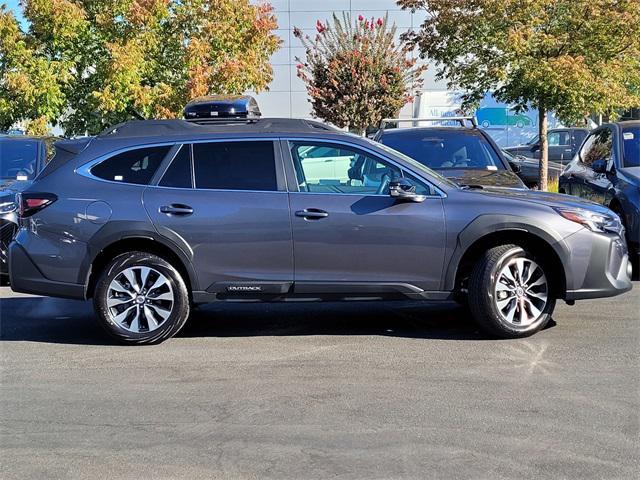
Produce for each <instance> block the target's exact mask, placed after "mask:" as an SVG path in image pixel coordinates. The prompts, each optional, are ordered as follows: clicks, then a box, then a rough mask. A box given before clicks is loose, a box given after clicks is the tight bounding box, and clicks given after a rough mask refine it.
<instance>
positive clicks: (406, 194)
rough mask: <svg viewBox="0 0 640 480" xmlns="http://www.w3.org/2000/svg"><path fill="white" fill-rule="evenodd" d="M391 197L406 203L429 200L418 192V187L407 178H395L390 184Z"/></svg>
mask: <svg viewBox="0 0 640 480" xmlns="http://www.w3.org/2000/svg"><path fill="white" fill-rule="evenodd" d="M389 195H391V197H393V198H395V199H396V200H399V201H404V202H418V203H419V202H424V201H425V199H426V198H427V197H426V196H425V195H420V194H418V193H417V192H416V186H415V185H414V184H413V183H412V182H411V181H410V180H409V179H407V178H398V177H396V178H394V179H392V180H391V182H390V183H389Z"/></svg>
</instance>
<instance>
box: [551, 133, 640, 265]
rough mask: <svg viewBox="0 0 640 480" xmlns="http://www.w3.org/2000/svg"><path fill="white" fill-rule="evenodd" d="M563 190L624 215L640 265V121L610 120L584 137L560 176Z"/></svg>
mask: <svg viewBox="0 0 640 480" xmlns="http://www.w3.org/2000/svg"><path fill="white" fill-rule="evenodd" d="M560 192H562V193H569V194H571V195H577V196H579V197H583V198H586V199H589V200H592V201H594V202H597V203H600V204H602V205H606V206H607V207H609V208H610V209H611V210H613V211H614V212H616V213H617V214H618V215H619V216H620V218H621V219H622V223H623V224H624V226H625V229H626V237H627V243H628V245H629V251H630V252H631V257H632V261H633V263H634V264H635V270H636V274H637V273H638V272H639V270H638V269H639V268H640V121H639V120H635V121H625V122H617V123H608V124H605V125H602V126H600V127H598V128H596V129H595V130H594V131H592V132H591V133H590V134H589V136H588V137H587V138H586V139H585V141H584V143H583V144H582V146H581V147H580V149H579V151H578V154H577V155H576V157H575V158H574V159H573V161H572V162H571V163H570V164H569V165H568V167H567V169H566V170H565V171H564V173H563V175H562V176H561V177H560Z"/></svg>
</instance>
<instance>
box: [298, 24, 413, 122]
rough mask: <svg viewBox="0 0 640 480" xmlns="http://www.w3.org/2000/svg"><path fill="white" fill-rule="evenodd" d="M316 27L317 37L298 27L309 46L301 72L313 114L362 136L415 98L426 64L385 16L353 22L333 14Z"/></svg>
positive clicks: (299, 68) (306, 46) (396, 113)
mask: <svg viewBox="0 0 640 480" xmlns="http://www.w3.org/2000/svg"><path fill="white" fill-rule="evenodd" d="M316 29H317V31H318V33H317V35H316V37H315V38H314V39H311V38H310V37H309V36H308V35H304V34H303V33H302V31H301V30H300V29H297V28H296V29H295V30H294V35H295V36H296V37H298V38H299V39H300V40H301V41H302V44H303V46H304V47H305V50H306V59H304V60H302V59H297V61H298V62H299V63H298V65H297V67H298V76H299V77H300V78H301V79H302V80H303V81H304V82H305V84H306V86H307V91H308V93H309V96H310V97H311V105H312V113H313V115H314V116H316V117H318V118H321V119H323V120H326V121H328V122H331V123H333V124H334V125H337V126H338V127H343V128H344V127H346V128H348V129H349V130H351V131H354V132H356V133H358V134H361V135H362V134H363V133H364V132H365V131H366V129H367V128H370V127H374V126H378V125H379V124H380V122H381V121H382V119H383V118H385V117H394V116H397V115H398V113H399V112H400V109H401V108H402V107H403V106H404V105H405V104H406V103H407V102H409V101H411V100H412V97H413V93H414V91H415V90H416V89H417V88H418V87H419V85H420V82H421V79H420V74H421V73H422V71H423V69H424V67H421V66H416V65H415V63H416V62H415V59H412V58H410V57H409V51H410V48H409V47H408V46H407V45H406V44H405V43H402V42H400V43H398V42H396V41H395V33H396V26H395V25H391V26H390V25H389V24H388V21H387V17H386V16H385V17H384V18H379V19H377V20H375V19H374V18H371V19H366V18H364V17H363V16H362V15H361V16H359V17H358V19H357V21H355V22H353V21H352V20H351V17H350V16H349V15H348V14H344V15H343V17H342V19H339V18H338V17H337V16H336V15H335V14H334V15H333V19H332V21H327V22H325V23H322V22H321V21H320V20H318V22H317V24H316Z"/></svg>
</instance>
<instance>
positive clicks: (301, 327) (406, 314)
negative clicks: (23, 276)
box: [0, 297, 554, 345]
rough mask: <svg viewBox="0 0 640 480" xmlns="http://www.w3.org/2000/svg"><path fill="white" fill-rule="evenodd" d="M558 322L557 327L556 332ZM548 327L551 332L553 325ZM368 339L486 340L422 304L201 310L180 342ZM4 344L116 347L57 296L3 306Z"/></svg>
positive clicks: (88, 316) (467, 319)
mask: <svg viewBox="0 0 640 480" xmlns="http://www.w3.org/2000/svg"><path fill="white" fill-rule="evenodd" d="M552 325H554V322H553V321H552V322H550V326H552ZM547 328H548V327H547ZM302 335H307V336H313V335H369V336H372V335H373V336H375V335H380V336H393V337H406V338H417V339H438V340H486V339H487V338H488V337H487V336H486V335H484V334H483V333H482V332H481V331H480V330H479V329H478V327H477V326H476V324H475V323H474V322H473V320H472V318H471V314H470V313H469V312H468V311H467V310H466V309H464V308H461V307H460V306H458V305H457V304H454V303H451V304H438V305H431V304H424V303H417V302H403V301H396V302H343V303H289V304H276V303H260V304H257V303H252V304H249V303H218V304H210V305H204V306H201V307H198V308H195V309H194V310H193V311H192V314H191V317H190V319H189V321H188V322H187V325H186V326H185V328H184V329H183V331H182V332H181V333H180V334H179V335H178V336H179V337H183V338H184V337H190V338H198V337H254V336H302ZM0 339H1V340H3V341H28V342H43V343H64V344H79V345H114V344H115V343H114V341H113V340H111V338H110V337H109V336H108V335H107V334H106V333H105V332H104V331H103V330H102V329H101V328H100V326H99V325H98V323H97V322H96V321H95V316H94V312H93V306H92V304H91V302H81V301H75V300H62V299H54V298H43V297H37V298H3V299H1V300H0Z"/></svg>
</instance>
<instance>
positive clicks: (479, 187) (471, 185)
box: [460, 183, 484, 190]
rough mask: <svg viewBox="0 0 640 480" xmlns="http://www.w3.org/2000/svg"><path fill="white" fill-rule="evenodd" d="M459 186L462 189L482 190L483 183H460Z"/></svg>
mask: <svg viewBox="0 0 640 480" xmlns="http://www.w3.org/2000/svg"><path fill="white" fill-rule="evenodd" d="M460 188H461V189H463V190H484V185H478V184H477V183H461V184H460Z"/></svg>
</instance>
